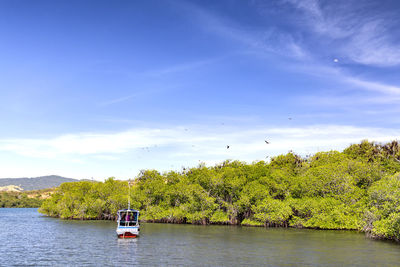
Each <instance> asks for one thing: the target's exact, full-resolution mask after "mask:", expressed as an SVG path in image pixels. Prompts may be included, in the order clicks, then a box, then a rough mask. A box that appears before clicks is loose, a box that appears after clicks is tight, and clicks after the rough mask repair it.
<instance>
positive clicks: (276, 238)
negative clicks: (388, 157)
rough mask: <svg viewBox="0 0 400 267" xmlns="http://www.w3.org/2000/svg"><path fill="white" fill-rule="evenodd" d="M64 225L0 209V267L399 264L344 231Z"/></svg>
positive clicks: (381, 244) (397, 249) (389, 253)
mask: <svg viewBox="0 0 400 267" xmlns="http://www.w3.org/2000/svg"><path fill="white" fill-rule="evenodd" d="M115 228H116V223H115V222H110V221H67V220H60V219H54V218H48V217H45V216H43V215H41V214H39V213H38V212H37V209H0V266H13V265H15V266H27V265H34V266H38V265H39V266H47V265H49V266H66V265H67V266H132V265H142V266H160V265H161V266H177V265H180V266H182V265H183V266H261V265H264V266H265V265H266V266H344V265H346V266H348V265H353V266H399V265H400V244H396V243H392V242H386V241H377V240H371V239H368V238H366V237H365V236H364V234H361V233H356V232H351V231H318V230H307V229H282V228H270V229H266V228H253V227H235V226H197V225H173V224H151V223H147V224H142V225H141V231H140V232H141V236H140V237H139V238H137V239H125V240H124V239H118V238H117V237H116V232H115Z"/></svg>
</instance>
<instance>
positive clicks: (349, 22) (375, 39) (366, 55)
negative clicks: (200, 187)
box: [283, 0, 400, 67]
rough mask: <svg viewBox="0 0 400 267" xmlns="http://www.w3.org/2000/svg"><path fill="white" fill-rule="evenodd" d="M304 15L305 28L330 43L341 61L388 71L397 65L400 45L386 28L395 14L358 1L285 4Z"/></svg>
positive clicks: (308, 0) (295, 0)
mask: <svg viewBox="0 0 400 267" xmlns="http://www.w3.org/2000/svg"><path fill="white" fill-rule="evenodd" d="M283 2H284V3H290V4H291V5H293V6H294V7H296V8H297V9H299V10H301V11H303V12H304V19H305V21H307V25H306V28H308V29H311V30H312V31H314V32H316V33H317V34H319V35H322V36H324V37H325V38H329V39H331V40H338V41H339V42H337V43H335V46H336V47H335V48H334V49H333V50H334V51H335V52H336V53H337V54H339V55H340V54H341V57H342V58H344V59H347V60H350V61H353V62H355V63H359V64H364V65H371V66H381V67H389V66H396V65H399V64H400V44H399V43H398V42H396V41H395V40H394V39H393V36H392V35H391V34H390V31H389V30H388V28H390V27H393V25H394V23H396V22H397V19H395V18H396V17H395V16H397V15H396V14H392V13H388V12H387V11H385V12H379V11H378V10H377V9H373V7H372V9H373V12H374V13H373V14H371V10H370V9H371V6H370V5H366V6H365V7H364V6H363V3H361V2H360V1H340V2H337V1H335V2H332V1H324V2H323V3H324V5H323V7H322V5H321V2H322V1H318V0H284V1H283Z"/></svg>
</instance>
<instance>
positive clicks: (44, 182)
mask: <svg viewBox="0 0 400 267" xmlns="http://www.w3.org/2000/svg"><path fill="white" fill-rule="evenodd" d="M78 181H79V179H73V178H66V177H62V176H59V175H47V176H39V177H31V178H28V177H23V178H0V187H7V186H15V187H20V188H21V189H22V190H23V191H30V190H40V189H46V188H52V187H58V186H59V185H60V184H62V183H68V182H78ZM0 191H1V190H0Z"/></svg>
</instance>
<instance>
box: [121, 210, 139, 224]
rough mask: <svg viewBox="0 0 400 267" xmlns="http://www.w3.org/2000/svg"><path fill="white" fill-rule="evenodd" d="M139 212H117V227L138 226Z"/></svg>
mask: <svg viewBox="0 0 400 267" xmlns="http://www.w3.org/2000/svg"><path fill="white" fill-rule="evenodd" d="M138 219H139V211H138V210H131V209H124V210H119V211H118V227H120V226H136V225H138Z"/></svg>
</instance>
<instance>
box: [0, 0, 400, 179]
mask: <svg viewBox="0 0 400 267" xmlns="http://www.w3.org/2000/svg"><path fill="white" fill-rule="evenodd" d="M399 13H400V3H399V2H398V1H360V0H358V1H351V0H350V1H317V0H303V1H302V0H277V1H258V0H252V1H239V0H237V1H232V0H224V1H177V0H171V1H156V0H150V1H39V0H36V1H28V0H26V1H22V0H20V1H11V0H3V1H0V122H1V131H0V177H3V178H6V177H23V176H27V177H33V176H39V175H48V174H58V175H62V176H66V177H73V178H90V177H94V179H98V180H102V179H104V178H106V177H110V176H115V177H117V178H119V179H127V178H130V177H134V176H136V175H137V174H138V172H139V170H141V169H157V170H160V171H167V170H181V168H182V166H185V167H193V166H197V165H198V164H199V163H200V162H204V163H206V164H207V165H213V164H215V163H218V162H221V161H223V160H225V159H234V160H236V159H237V160H242V161H247V162H252V161H257V160H268V158H267V157H271V156H274V155H278V154H283V153H287V152H288V151H290V150H293V151H294V152H296V153H298V154H300V155H303V156H304V155H307V154H312V153H315V152H317V151H321V150H332V149H336V150H341V149H343V148H345V147H346V146H348V145H349V144H351V143H358V142H359V141H361V140H362V139H369V140H374V141H378V142H385V141H389V140H393V139H398V137H399V130H400V116H399V115H400V105H399V103H400V75H399V71H400V31H399V29H400V19H399V16H398V14H399ZM264 140H268V141H269V142H270V144H269V145H267V144H265V142H264ZM227 145H229V146H230V148H229V149H226V146H227Z"/></svg>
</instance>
